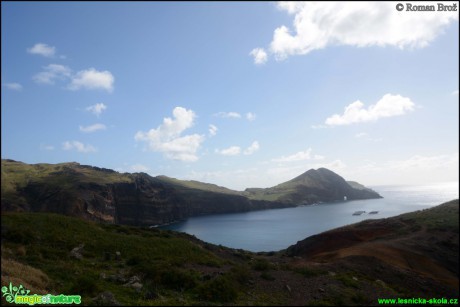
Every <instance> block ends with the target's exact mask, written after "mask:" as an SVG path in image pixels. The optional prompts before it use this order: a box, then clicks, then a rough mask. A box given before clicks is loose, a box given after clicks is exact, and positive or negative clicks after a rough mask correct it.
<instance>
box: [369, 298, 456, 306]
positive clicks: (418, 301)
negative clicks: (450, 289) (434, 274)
mask: <svg viewBox="0 0 460 307" xmlns="http://www.w3.org/2000/svg"><path fill="white" fill-rule="evenodd" d="M377 300H378V302H379V304H380V305H394V304H403V305H404V304H411V305H418V304H420V305H431V304H444V305H458V299H457V298H445V297H443V298H430V299H425V298H399V297H398V298H379V299H377Z"/></svg>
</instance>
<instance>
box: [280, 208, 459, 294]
mask: <svg viewBox="0 0 460 307" xmlns="http://www.w3.org/2000/svg"><path fill="white" fill-rule="evenodd" d="M458 213H459V201H458V200H454V201H451V202H448V203H444V204H442V205H440V206H437V207H434V208H431V209H426V210H423V211H417V212H412V213H407V214H403V215H400V216H396V217H392V218H387V219H379V220H367V221H363V222H360V223H357V224H354V225H350V226H345V227H341V228H337V229H333V230H330V231H327V232H324V233H321V234H318V235H315V236H312V237H309V238H307V239H305V240H302V241H299V242H297V244H295V245H293V246H291V247H289V248H288V249H287V250H286V252H287V254H288V255H290V256H300V257H303V258H304V259H308V260H309V261H316V262H327V263H330V262H339V261H341V262H343V263H346V262H348V261H350V262H353V261H354V260H353V259H360V258H361V259H367V260H366V261H368V262H374V265H375V263H385V264H386V265H389V266H391V267H393V268H396V269H397V270H399V271H412V272H415V273H416V274H418V275H420V276H424V277H426V278H431V279H434V280H437V281H440V282H442V283H444V284H448V285H450V286H452V287H453V288H454V289H455V288H456V289H458V287H459V281H458V273H459V265H458V252H459V215H458Z"/></svg>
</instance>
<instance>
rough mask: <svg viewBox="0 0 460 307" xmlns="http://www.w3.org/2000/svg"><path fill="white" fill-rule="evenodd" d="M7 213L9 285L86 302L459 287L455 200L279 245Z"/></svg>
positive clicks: (299, 299) (323, 298)
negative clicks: (250, 247) (237, 245)
mask: <svg viewBox="0 0 460 307" xmlns="http://www.w3.org/2000/svg"><path fill="white" fill-rule="evenodd" d="M1 222H2V223H1V224H2V231H1V244H2V246H1V251H2V253H1V258H2V259H1V260H2V261H1V264H2V270H1V281H2V287H3V286H8V285H9V283H10V282H12V283H13V286H18V285H19V284H22V285H23V286H24V287H26V289H29V290H31V293H30V294H31V295H33V294H48V293H50V294H53V295H59V294H61V293H62V294H75V295H81V298H82V305H98V306H100V305H110V306H113V305H128V306H169V305H173V306H177V305H198V306H212V305H216V306H222V305H240V306H248V305H256V306H260V305H262V306H267V305H279V306H305V305H315V306H318V305H321V306H331V305H345V306H350V305H357V306H377V305H379V301H378V299H381V298H385V299H390V298H392V299H394V298H398V297H399V298H404V299H405V298H414V297H415V298H425V299H431V298H433V297H434V298H447V299H450V298H458V295H459V290H458V246H459V242H458V238H459V233H458V230H459V226H458V225H459V221H458V200H457V201H455V202H451V203H448V204H444V205H442V206H439V207H435V208H433V209H429V210H425V211H418V212H414V213H411V214H406V215H402V216H399V217H394V218H390V219H382V220H374V221H370V222H371V224H369V221H368V222H362V223H358V224H355V225H352V226H348V227H344V228H340V229H335V230H332V231H329V232H325V233H323V234H320V235H317V236H313V237H310V238H307V239H305V240H303V241H301V242H299V243H297V244H296V245H294V246H292V247H290V248H289V249H287V250H284V251H280V252H277V253H273V252H272V253H252V252H248V251H244V250H241V249H231V248H226V247H223V246H216V245H213V244H209V243H206V242H203V241H201V240H198V239H197V238H195V237H193V236H190V235H187V234H184V233H177V232H173V231H166V230H159V229H156V228H154V229H148V228H143V227H131V226H124V225H112V224H106V223H94V222H91V221H84V220H82V219H77V218H72V217H67V216H62V215H57V214H51V213H27V212H7V213H3V214H2V216H1ZM365 244H368V245H367V246H366V245H365ZM375 248H376V249H375ZM374 249H375V250H374ZM398 253H400V254H398ZM24 272H27V274H24ZM1 299H2V305H3V303H4V301H3V300H5V296H3V297H2V298H1ZM5 302H6V301H5Z"/></svg>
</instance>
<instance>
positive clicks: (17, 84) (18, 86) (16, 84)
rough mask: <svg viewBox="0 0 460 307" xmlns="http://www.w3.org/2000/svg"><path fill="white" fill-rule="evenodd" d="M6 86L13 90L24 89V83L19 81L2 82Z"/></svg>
mask: <svg viewBox="0 0 460 307" xmlns="http://www.w3.org/2000/svg"><path fill="white" fill-rule="evenodd" d="M2 85H3V86H4V87H6V88H7V89H10V90H13V91H20V90H22V85H21V84H19V83H3V84H2Z"/></svg>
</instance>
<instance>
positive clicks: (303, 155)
mask: <svg viewBox="0 0 460 307" xmlns="http://www.w3.org/2000/svg"><path fill="white" fill-rule="evenodd" d="M311 152H312V149H311V148H308V149H307V150H305V151H299V152H297V153H295V154H292V155H289V156H282V157H281V158H276V159H272V161H273V162H294V161H305V160H310V159H313V158H315V157H317V159H322V158H323V157H322V156H319V155H316V156H314V157H312V155H311Z"/></svg>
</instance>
